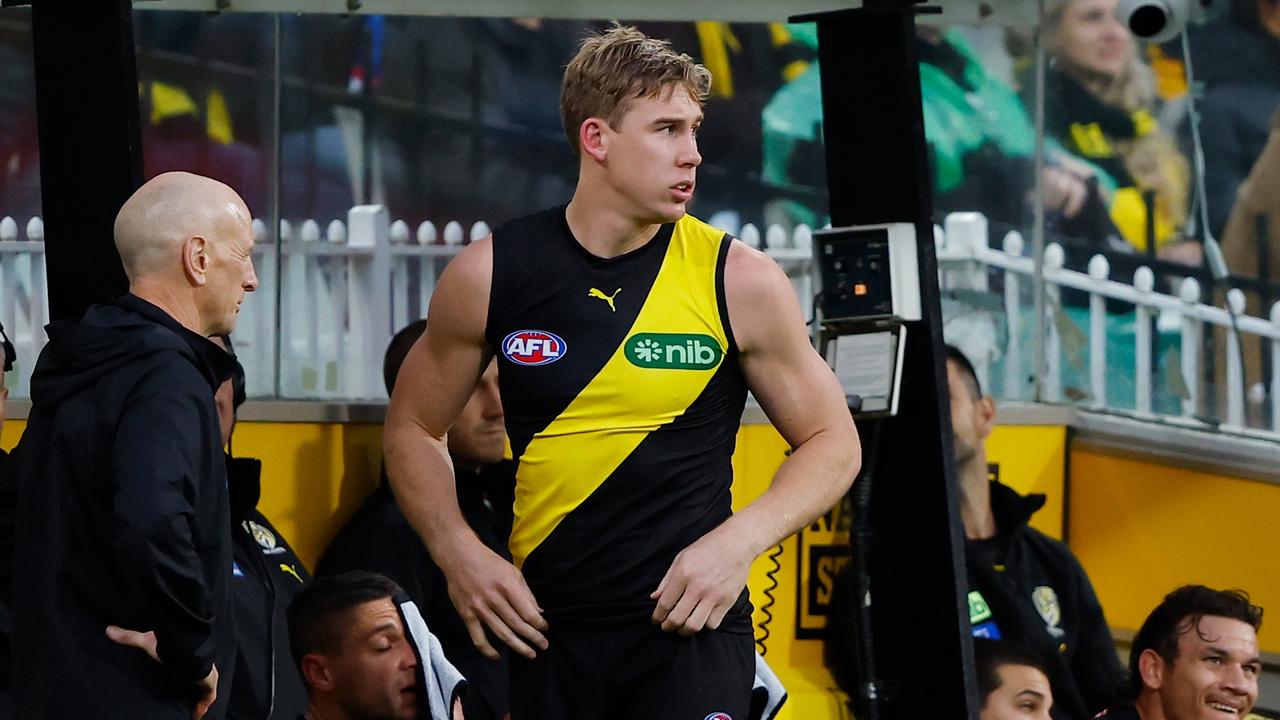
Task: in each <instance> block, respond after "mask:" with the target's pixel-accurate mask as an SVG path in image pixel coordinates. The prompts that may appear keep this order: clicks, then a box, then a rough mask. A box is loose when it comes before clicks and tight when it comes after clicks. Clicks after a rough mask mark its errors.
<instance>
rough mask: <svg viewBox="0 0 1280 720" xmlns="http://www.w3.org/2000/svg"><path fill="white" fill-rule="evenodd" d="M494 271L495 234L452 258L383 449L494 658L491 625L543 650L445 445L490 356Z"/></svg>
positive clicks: (397, 394)
mask: <svg viewBox="0 0 1280 720" xmlns="http://www.w3.org/2000/svg"><path fill="white" fill-rule="evenodd" d="M492 268H493V246H492V240H491V239H488V238H486V239H485V240H482V241H480V242H478V243H475V244H474V245H472V246H470V247H468V248H467V249H466V250H464V251H463V252H462V253H461V254H459V255H458V257H457V258H455V259H454V260H453V262H451V263H449V266H448V267H447V268H446V269H445V272H444V274H443V275H442V276H441V277H440V282H439V284H438V285H437V286H436V291H435V293H434V294H433V295H432V297H431V308H430V311H429V313H428V320H427V329H426V332H425V333H424V334H423V336H422V338H421V339H419V340H418V342H417V344H415V345H414V346H413V349H412V350H410V351H409V355H408V357H406V358H405V361H404V365H403V366H402V367H401V369H400V375H399V376H398V377H397V379H396V385H395V391H394V392H393V393H392V395H391V404H390V406H389V407H388V408H387V422H386V427H385V430H384V433H383V452H384V455H385V458H386V463H387V477H388V479H389V480H390V482H391V489H392V490H393V491H394V492H395V496H396V502H397V504H399V506H400V509H401V510H403V511H404V514H405V517H407V518H408V519H409V523H410V524H411V525H413V527H414V529H415V530H417V532H418V534H419V535H421V536H422V539H423V541H424V542H425V543H426V545H427V549H428V550H430V551H431V556H432V558H433V559H434V560H435V561H436V564H438V565H439V566H440V569H441V570H442V571H443V572H444V574H445V577H446V578H448V580H449V596H450V598H451V599H452V600H453V603H454V605H455V606H456V607H457V608H458V613H459V614H460V615H461V616H462V619H463V621H464V622H465V623H466V624H467V629H468V631H469V632H470V634H471V640H472V642H473V643H475V645H476V647H477V648H479V649H480V650H481V652H483V653H484V654H485V655H488V656H490V657H494V658H496V657H497V656H498V653H497V652H496V651H495V650H494V649H493V647H492V646H490V644H489V642H488V640H487V639H486V638H485V633H484V627H488V628H489V629H490V630H491V631H493V633H494V634H495V635H497V636H498V637H499V638H500V639H502V640H503V641H504V642H506V643H507V644H508V645H510V646H511V647H512V648H513V649H514V650H516V651H517V652H519V653H521V654H523V655H526V656H529V657H532V656H533V654H534V651H533V649H532V648H531V647H530V646H529V645H530V644H533V645H536V646H538V647H543V648H545V647H546V639H545V638H544V637H543V636H542V634H541V633H540V632H538V629H539V628H543V627H545V621H543V619H542V617H541V615H540V614H539V611H538V607H537V602H536V601H535V600H534V598H533V595H532V593H530V592H529V589H528V586H526V585H525V583H524V579H523V577H522V576H521V575H520V572H519V571H518V570H516V568H515V567H514V566H513V565H511V564H510V563H509V562H507V561H506V560H503V559H502V558H501V557H499V556H498V555H497V554H495V553H494V552H493V551H491V550H489V549H488V548H487V547H485V546H484V544H483V543H482V542H480V539H479V538H478V537H476V534H475V533H474V532H473V531H472V530H471V528H470V527H468V526H467V522H466V520H465V519H464V518H463V516H462V511H461V510H460V509H459V508H458V497H457V492H456V490H455V489H454V474H453V462H452V461H451V460H450V458H449V449H448V445H447V444H446V441H445V433H446V431H447V430H448V429H449V426H450V425H452V424H453V421H454V420H455V419H457V417H458V414H459V413H460V412H461V411H462V407H463V406H464V405H465V404H466V402H467V398H468V397H470V395H471V391H472V390H473V389H474V388H475V386H476V381H477V379H478V378H479V377H480V374H481V373H482V372H483V371H484V368H485V366H486V365H488V363H489V359H490V357H491V354H492V353H491V351H490V350H489V348H488V346H487V345H486V343H485V340H484V327H485V319H486V315H487V312H488V306H489V285H490V276H491V273H492ZM522 638H523V639H522ZM526 641H527V642H526Z"/></svg>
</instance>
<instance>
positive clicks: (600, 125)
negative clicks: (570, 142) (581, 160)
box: [578, 117, 610, 162]
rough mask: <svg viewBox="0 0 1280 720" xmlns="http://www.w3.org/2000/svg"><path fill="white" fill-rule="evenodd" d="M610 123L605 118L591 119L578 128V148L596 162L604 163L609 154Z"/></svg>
mask: <svg viewBox="0 0 1280 720" xmlns="http://www.w3.org/2000/svg"><path fill="white" fill-rule="evenodd" d="M609 132H610V128H609V123H607V122H605V121H604V119H603V118H598V117H589V118H587V119H586V120H583V121H582V125H580V126H578V146H579V147H581V148H582V153H583V154H584V155H586V156H588V157H590V158H591V159H593V160H595V161H596V162H604V160H605V155H606V154H607V152H606V150H607V146H608V144H609V142H608V137H607V135H608V133H609Z"/></svg>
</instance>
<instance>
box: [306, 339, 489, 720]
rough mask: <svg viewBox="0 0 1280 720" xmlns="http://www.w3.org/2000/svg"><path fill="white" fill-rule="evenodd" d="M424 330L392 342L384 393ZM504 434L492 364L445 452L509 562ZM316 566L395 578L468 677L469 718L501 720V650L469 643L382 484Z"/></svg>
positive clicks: (473, 517)
mask: <svg viewBox="0 0 1280 720" xmlns="http://www.w3.org/2000/svg"><path fill="white" fill-rule="evenodd" d="M425 327H426V321H424V320H419V321H417V322H414V323H412V324H410V325H409V326H407V327H406V328H404V329H403V330H401V331H400V332H399V333H397V334H396V336H395V337H394V338H392V340H391V344H390V346H389V347H388V348H387V354H386V361H385V362H384V364H383V374H384V379H385V381H386V384H387V393H388V394H390V393H391V389H392V387H394V385H395V378H396V375H397V374H398V372H399V370H400V364H401V363H402V362H403V361H404V358H405V355H406V354H407V353H408V352H409V348H410V347H412V346H413V343H414V342H416V341H417V339H418V337H419V336H421V335H422V332H423V329H424V328H425ZM505 437H506V435H505V431H504V428H503V415H502V403H501V401H500V400H499V399H498V370H497V365H496V363H490V365H489V369H488V370H486V371H485V373H484V375H483V376H482V377H481V378H480V383H479V384H478V385H477V386H476V389H475V391H474V392H472V394H471V398H470V399H469V400H468V401H467V404H466V406H465V407H464V408H463V410H462V414H461V415H459V416H458V420H457V422H455V423H454V425H453V427H452V428H450V429H449V454H450V456H451V457H452V459H453V466H454V471H455V474H456V488H457V493H458V504H459V506H460V507H461V508H462V512H463V516H464V517H465V518H466V519H467V523H468V524H469V525H470V527H471V529H472V530H473V531H475V533H476V534H477V535H478V536H479V537H480V540H481V541H482V542H484V544H485V545H487V546H488V547H489V548H490V549H491V550H493V551H494V552H496V553H498V554H500V555H502V556H503V557H510V554H509V551H508V550H507V547H506V539H507V536H508V534H509V533H510V527H511V520H510V513H511V503H512V497H511V493H512V492H513V483H514V481H513V478H512V475H511V470H510V468H509V467H508V464H507V463H501V462H500V461H501V460H502V454H503V444H504V439H505ZM316 569H317V572H318V574H320V575H329V574H333V573H338V572H343V571H346V570H370V571H374V572H379V573H382V574H384V575H386V576H387V577H389V578H391V579H392V580H394V581H395V582H396V583H397V584H399V585H400V586H401V587H403V588H404V589H405V591H406V593H407V594H408V595H409V597H410V598H411V599H413V601H414V602H415V603H416V604H417V605H418V607H419V608H421V610H422V614H423V616H424V617H425V618H426V621H427V624H428V626H430V627H431V629H432V631H433V632H435V633H436V634H437V635H438V636H439V638H440V642H441V644H442V645H443V647H444V651H445V653H446V654H447V655H448V656H449V658H450V659H451V660H452V661H453V662H454V663H456V664H457V666H458V669H459V670H461V671H462V673H463V674H464V675H465V676H466V677H467V680H468V683H469V686H470V687H469V689H468V692H467V694H466V696H465V698H464V708H465V709H466V713H467V717H468V718H471V719H472V720H488V719H492V720H501V718H503V717H505V716H506V714H507V711H508V700H507V698H508V694H507V655H506V646H505V645H501V644H500V645H499V652H500V653H501V655H502V657H501V659H500V660H499V661H498V662H494V661H492V660H489V659H487V658H485V657H484V656H483V655H481V654H480V651H479V650H477V649H476V647H475V646H474V645H473V644H472V642H471V638H470V636H469V635H468V633H467V628H466V625H464V624H463V622H462V619H461V618H460V617H459V616H458V611H457V610H456V609H455V608H454V606H453V603H452V602H451V601H450V600H449V593H448V586H447V584H446V582H445V578H444V575H443V574H442V573H441V571H440V568H439V567H437V566H436V564H435V563H434V562H432V560H431V556H430V555H429V554H428V553H427V549H426V547H425V546H424V545H423V544H422V539H421V538H420V537H419V536H418V534H417V532H415V531H414V529H413V527H412V526H410V525H409V521H408V520H407V519H406V518H405V516H404V514H403V513H402V512H401V511H400V508H399V507H398V506H397V505H396V500H395V497H394V496H393V495H392V494H391V488H390V486H389V485H388V484H387V483H386V482H385V480H384V481H383V483H382V485H381V486H379V487H378V489H377V490H375V491H374V492H373V494H372V495H370V496H369V498H368V500H366V501H365V503H364V505H362V506H361V507H360V509H358V510H357V511H356V513H355V515H353V516H352V518H351V520H350V521H349V522H348V523H347V525H346V526H345V527H343V529H342V530H341V531H339V533H338V535H337V536H336V537H335V538H334V539H333V542H332V543H330V544H329V548H328V549H327V550H326V551H325V553H324V555H323V557H321V558H320V562H319V564H318V565H317V566H316Z"/></svg>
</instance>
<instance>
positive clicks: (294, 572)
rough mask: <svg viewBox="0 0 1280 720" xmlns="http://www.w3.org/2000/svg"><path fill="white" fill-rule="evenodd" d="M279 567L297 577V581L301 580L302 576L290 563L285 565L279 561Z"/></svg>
mask: <svg viewBox="0 0 1280 720" xmlns="http://www.w3.org/2000/svg"><path fill="white" fill-rule="evenodd" d="M280 569H281V570H283V571H284V572H287V573H289V574H290V575H292V576H294V577H295V578H297V579H298V582H302V576H301V575H299V574H298V571H297V570H295V569H294V567H293V566H292V565H286V564H284V563H280ZM304 584H305V583H304Z"/></svg>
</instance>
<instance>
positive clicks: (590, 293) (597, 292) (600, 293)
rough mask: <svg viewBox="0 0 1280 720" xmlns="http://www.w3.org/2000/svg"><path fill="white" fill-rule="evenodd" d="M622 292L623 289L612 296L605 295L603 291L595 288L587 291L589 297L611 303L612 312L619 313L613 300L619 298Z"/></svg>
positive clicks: (615, 291) (614, 292)
mask: <svg viewBox="0 0 1280 720" xmlns="http://www.w3.org/2000/svg"><path fill="white" fill-rule="evenodd" d="M620 292H622V288H618V289H617V290H614V291H613V294H612V295H605V294H604V291H603V290H597V289H595V288H591V289H590V290H588V291H587V297H593V298H595V299H597V300H603V301H605V302H607V303H609V309H610V310H612V311H613V312H618V308H616V307H614V306H613V299H614V298H616V297H618V293H620Z"/></svg>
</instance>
